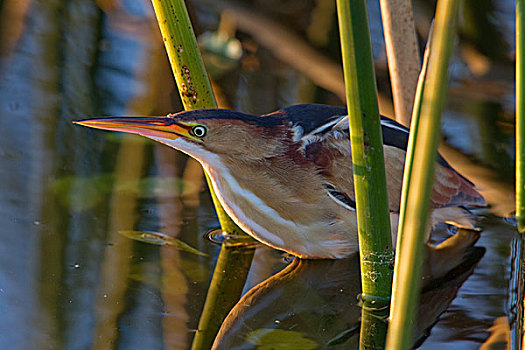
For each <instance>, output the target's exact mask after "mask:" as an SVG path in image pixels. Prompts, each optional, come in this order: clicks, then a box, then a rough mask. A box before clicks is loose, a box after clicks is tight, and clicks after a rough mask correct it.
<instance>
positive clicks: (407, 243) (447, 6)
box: [387, 0, 459, 349]
mask: <svg viewBox="0 0 525 350" xmlns="http://www.w3.org/2000/svg"><path fill="white" fill-rule="evenodd" d="M458 4H459V2H458V1H457V0H439V1H438V3H437V8H436V16H435V17H436V18H435V28H434V35H433V38H432V42H431V44H430V49H429V50H430V55H429V60H428V71H427V72H426V78H425V81H424V87H421V86H420V87H418V90H419V91H421V93H422V100H421V106H420V110H419V115H417V111H418V108H417V106H415V108H414V112H415V113H416V114H415V115H413V116H412V120H413V121H412V124H413V127H412V130H411V134H410V141H409V149H408V152H407V164H410V165H411V166H407V167H406V168H405V174H404V179H403V187H406V186H407V184H408V183H410V187H408V188H406V189H404V190H403V192H404V196H403V197H404V198H403V200H404V201H403V202H402V205H403V206H404V209H402V212H403V213H404V215H402V219H403V221H402V222H400V228H401V229H402V230H403V231H402V232H401V231H400V232H399V234H398V237H399V238H398V243H397V254H396V270H395V276H394V281H395V284H394V287H393V293H392V304H391V309H390V326H389V331H388V336H387V349H408V348H410V346H412V344H411V342H412V328H413V323H414V315H415V307H416V305H417V303H418V297H419V292H420V282H421V266H422V262H423V261H422V248H423V244H424V243H423V241H424V236H425V232H426V230H428V229H429V223H428V216H429V206H430V196H431V191H432V183H433V179H434V166H435V157H436V149H437V144H438V140H439V128H440V116H441V112H442V109H443V105H444V100H445V94H446V84H447V76H448V74H446V72H447V71H448V62H449V58H450V53H451V51H452V43H453V39H454V35H455V28H456V17H457V16H456V15H457V10H458ZM420 83H421V80H420ZM414 123H416V124H414ZM406 208H410V210H406Z"/></svg>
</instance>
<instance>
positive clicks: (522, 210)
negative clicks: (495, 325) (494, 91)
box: [511, 0, 525, 349]
mask: <svg viewBox="0 0 525 350" xmlns="http://www.w3.org/2000/svg"><path fill="white" fill-rule="evenodd" d="M524 49H525V0H516V218H517V221H518V230H519V231H520V233H523V232H524V231H525V96H524V94H525V85H524V84H525V78H524V74H525V70H524V69H525V53H524V52H523V50H524ZM524 240H525V237H524V236H522V237H521V238H515V241H516V244H515V245H514V249H515V250H514V252H513V255H515V257H514V259H513V262H514V264H515V268H514V269H513V271H516V272H515V273H516V274H517V276H514V278H512V279H511V281H515V280H517V282H516V284H517V288H516V293H517V297H516V298H515V302H516V305H515V306H516V319H515V321H514V324H513V332H512V337H511V346H512V347H511V349H522V348H523V336H524V330H523V325H524V322H525V320H524V317H525V313H524V307H523V303H524V301H525V300H524V298H525V291H524V290H525V286H524V285H525V276H524V273H525V270H524V268H523V245H524V242H523V241H524Z"/></svg>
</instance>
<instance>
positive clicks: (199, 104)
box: [152, 0, 254, 349]
mask: <svg viewBox="0 0 525 350" xmlns="http://www.w3.org/2000/svg"><path fill="white" fill-rule="evenodd" d="M152 3H153V8H154V9H155V14H156V16H157V21H158V23H159V27H160V31H161V34H162V39H163V40H164V45H165V47H166V51H167V53H168V57H169V60H170V64H171V68H172V70H173V74H174V76H175V80H176V82H177V86H178V89H179V93H180V96H181V99H182V103H183V105H184V108H185V109H186V110H192V109H201V108H217V102H216V100H215V97H214V95H213V91H212V89H211V84H210V81H209V80H208V75H207V74H206V70H205V68H204V63H203V61H202V57H201V54H200V52H199V49H198V46H197V40H196V38H195V34H194V33H193V28H192V26H191V22H190V19H189V16H188V11H187V10H186V6H185V4H184V1H183V0H152ZM206 181H207V182H208V187H209V189H210V194H211V196H212V200H213V204H214V206H215V210H216V212H217V216H218V218H219V221H220V223H221V228H222V231H223V232H227V233H230V234H237V235H244V234H245V233H244V232H243V231H242V230H241V229H240V228H239V227H238V226H237V225H236V224H235V223H234V222H233V221H232V220H231V219H230V218H229V217H228V215H227V214H226V212H225V211H224V209H223V208H222V206H221V204H220V202H219V200H218V199H217V196H216V194H215V193H214V192H213V187H212V186H211V181H210V178H209V176H208V174H206ZM253 252H254V249H253V248H245V247H242V245H239V246H228V245H226V244H223V245H222V247H221V251H220V254H219V258H218V260H217V265H216V266H215V270H214V272H213V277H212V281H211V284H210V288H209V290H208V294H207V295H206V301H205V304H204V309H203V312H202V314H201V319H200V321H199V330H198V331H197V334H196V335H195V338H194V340H193V345H192V349H209V348H210V347H211V345H212V343H213V340H214V338H215V335H216V334H217V332H218V330H219V327H220V325H221V323H222V322H223V320H224V318H225V317H226V315H227V314H228V312H229V311H230V309H231V307H232V306H233V305H234V304H235V303H236V302H237V301H238V300H239V298H240V296H241V294H242V290H243V288H244V285H245V283H246V278H247V276H248V272H249V269H250V265H251V262H252V259H253Z"/></svg>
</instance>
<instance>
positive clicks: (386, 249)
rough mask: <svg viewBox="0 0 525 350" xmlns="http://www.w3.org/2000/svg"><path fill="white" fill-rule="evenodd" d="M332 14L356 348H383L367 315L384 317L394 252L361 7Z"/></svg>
mask: <svg viewBox="0 0 525 350" xmlns="http://www.w3.org/2000/svg"><path fill="white" fill-rule="evenodd" d="M337 14H338V19H339V32H340V36H341V52H342V58H343V69H344V77H345V87H346V100H347V106H348V107H347V108H348V116H349V123H350V136H351V147H352V162H353V171H354V188H355V197H356V205H357V222H358V230H359V251H360V258H361V282H362V283H361V284H362V288H363V294H362V296H363V300H364V307H363V322H362V327H361V341H360V343H361V348H369V347H370V346H373V347H376V346H379V347H382V345H384V339H385V335H386V322H385V319H383V320H381V319H380V317H381V316H379V315H377V314H376V315H372V314H371V313H372V312H374V310H375V311H377V310H381V312H382V313H383V314H384V310H385V309H386V308H388V305H389V302H390V288H391V283H392V267H391V265H392V260H393V249H392V237H391V229H390V217H389V210H388V197H387V191H386V179H385V170H384V169H385V168H384V157H383V138H382V133H381V123H380V118H379V109H378V105H377V88H376V79H375V73H374V66H373V59H372V49H371V44H370V34H369V30H368V14H367V9H366V2H365V1H364V0H337ZM382 316H383V317H384V318H386V316H385V315H382ZM370 322H371V323H370Z"/></svg>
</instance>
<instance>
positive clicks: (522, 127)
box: [516, 0, 525, 232]
mask: <svg viewBox="0 0 525 350" xmlns="http://www.w3.org/2000/svg"><path fill="white" fill-rule="evenodd" d="M524 21H525V1H524V0H516V218H517V219H518V229H519V231H520V232H523V231H524V230H525V95H524V94H525V85H524V84H525V78H524V74H525V70H524V69H525V53H524V52H523V50H524V48H525V25H524Z"/></svg>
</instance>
